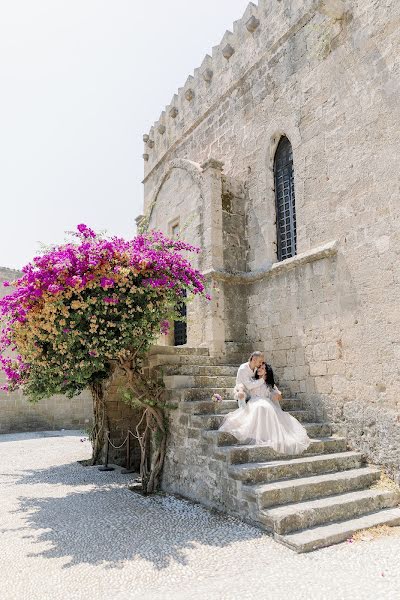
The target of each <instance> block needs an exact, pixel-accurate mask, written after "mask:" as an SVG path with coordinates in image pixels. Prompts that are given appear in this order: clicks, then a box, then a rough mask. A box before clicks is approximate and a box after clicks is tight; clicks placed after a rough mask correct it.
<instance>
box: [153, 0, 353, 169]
mask: <svg viewBox="0 0 400 600" xmlns="http://www.w3.org/2000/svg"><path fill="white" fill-rule="evenodd" d="M316 10H318V11H319V12H320V13H321V14H324V15H326V16H328V17H327V18H331V19H334V20H336V19H340V18H341V15H342V14H343V11H344V3H343V0H259V2H258V4H254V3H253V2H250V3H249V5H248V6H247V8H246V10H245V12H244V14H243V16H242V18H241V19H238V20H237V21H235V22H234V23H233V28H232V31H226V32H225V34H224V36H223V37H222V40H221V42H220V43H219V44H218V45H217V46H214V47H213V48H212V52H211V55H209V54H207V55H206V56H205V58H204V60H203V62H202V63H201V65H200V67H198V68H196V69H195V70H194V73H193V75H189V77H188V78H187V80H186V82H185V84H184V85H183V87H181V88H179V89H178V92H177V93H176V94H175V95H174V96H173V98H172V99H171V102H170V103H169V104H168V105H167V106H166V107H165V109H164V110H163V111H162V113H161V115H160V117H159V119H158V120H157V121H156V122H155V123H154V124H153V126H152V127H151V129H150V131H149V132H148V133H147V134H145V135H144V136H143V141H144V151H143V159H144V169H145V178H146V176H147V175H148V174H149V173H150V172H151V171H152V170H153V168H154V167H155V166H156V165H157V164H158V162H159V161H160V160H161V159H162V158H163V156H164V155H165V153H166V152H167V151H168V150H169V149H170V148H172V147H173V146H174V145H175V144H177V143H179V141H180V140H181V139H182V137H183V136H184V135H185V134H187V133H189V132H190V131H191V130H192V129H193V128H194V127H196V125H197V124H199V123H200V122H201V121H202V120H203V119H204V118H206V116H207V115H208V114H209V112H210V110H212V108H213V107H214V106H217V105H218V102H219V100H220V99H221V98H222V97H223V96H224V94H227V92H229V90H230V89H233V87H234V85H235V83H236V82H238V81H240V80H241V78H243V77H244V76H245V75H246V73H247V72H248V71H249V69H251V68H252V66H254V65H255V64H256V63H257V62H258V61H259V60H260V59H261V58H262V57H263V56H264V55H265V54H266V53H268V52H269V51H272V50H273V48H274V45H275V44H276V43H277V42H278V41H279V40H282V39H284V38H285V35H287V34H288V32H289V31H290V30H291V28H293V27H295V26H296V24H300V25H299V26H301V25H302V20H304V19H307V18H310V15H312V14H313V12H315V11H316Z"/></svg>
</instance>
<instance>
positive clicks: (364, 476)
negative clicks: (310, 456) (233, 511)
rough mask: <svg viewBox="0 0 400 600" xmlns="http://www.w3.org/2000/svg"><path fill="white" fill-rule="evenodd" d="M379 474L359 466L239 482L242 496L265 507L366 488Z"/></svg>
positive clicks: (377, 470)
mask: <svg viewBox="0 0 400 600" xmlns="http://www.w3.org/2000/svg"><path fill="white" fill-rule="evenodd" d="M380 475H381V473H380V470H379V469H377V468H376V467H362V468H361V469H351V470H350V471H339V472H338V473H327V474H325V475H313V476H311V477H302V478H300V479H288V480H286V481H276V482H274V483H264V484H257V485H249V486H247V485H243V486H242V493H243V495H244V497H245V498H248V499H250V500H255V502H256V503H257V505H258V506H259V508H269V507H271V506H276V505H282V504H290V503H293V502H303V501H304V500H310V499H312V498H316V497H317V496H318V497H323V496H331V495H333V494H340V493H343V492H350V491H354V490H359V489H362V488H366V487H369V486H370V485H372V484H373V483H374V482H375V481H377V480H378V479H379V478H380Z"/></svg>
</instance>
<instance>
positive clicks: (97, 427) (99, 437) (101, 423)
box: [90, 382, 108, 465]
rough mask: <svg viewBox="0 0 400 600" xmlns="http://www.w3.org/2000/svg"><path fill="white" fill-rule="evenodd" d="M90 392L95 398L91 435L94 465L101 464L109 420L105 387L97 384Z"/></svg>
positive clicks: (93, 385)
mask: <svg viewBox="0 0 400 600" xmlns="http://www.w3.org/2000/svg"><path fill="white" fill-rule="evenodd" d="M90 392H91V394H92V398H93V420H94V423H93V429H92V434H91V442H92V460H91V464H92V465H97V464H99V463H100V462H101V454H102V451H103V448H104V441H105V432H106V430H107V429H108V419H107V410H106V402H105V398H104V386H103V384H102V383H99V382H96V383H93V384H91V385H90Z"/></svg>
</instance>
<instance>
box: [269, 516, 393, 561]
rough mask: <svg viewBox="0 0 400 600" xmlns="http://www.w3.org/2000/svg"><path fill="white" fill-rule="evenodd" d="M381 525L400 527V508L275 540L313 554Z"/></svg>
mask: <svg viewBox="0 0 400 600" xmlns="http://www.w3.org/2000/svg"><path fill="white" fill-rule="evenodd" d="M381 525H387V526H390V527H394V526H398V525H400V508H397V507H396V508H386V509H383V510H380V511H378V512H372V513H370V514H367V515H362V516H357V517H355V518H353V519H348V520H346V521H341V522H339V523H329V524H327V525H322V526H319V527H313V528H311V529H305V530H303V531H298V532H296V533H289V534H286V535H279V534H275V535H274V538H275V539H276V541H277V542H280V543H281V544H284V545H285V546H287V547H288V548H291V549H292V550H295V551H296V552H299V553H301V552H311V551H312V550H317V549H318V548H324V547H325V546H331V545H333V544H338V543H340V542H344V541H345V540H347V539H349V538H351V536H352V535H354V533H356V532H357V531H361V530H363V529H368V528H370V527H377V526H381Z"/></svg>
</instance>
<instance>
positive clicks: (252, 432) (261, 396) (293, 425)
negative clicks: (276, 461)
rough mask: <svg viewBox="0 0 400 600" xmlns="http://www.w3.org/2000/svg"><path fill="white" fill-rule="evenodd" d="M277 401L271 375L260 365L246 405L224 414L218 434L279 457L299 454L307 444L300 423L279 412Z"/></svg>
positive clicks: (265, 367) (277, 394)
mask: <svg viewBox="0 0 400 600" xmlns="http://www.w3.org/2000/svg"><path fill="white" fill-rule="evenodd" d="M256 380H258V381H259V385H258V386H256ZM281 397H282V396H281V393H280V392H279V390H278V388H277V387H276V385H274V381H273V378H271V371H270V370H269V371H268V373H267V365H266V363H262V365H261V366H260V367H259V368H258V369H257V370H256V372H255V374H254V387H253V385H252V389H251V390H250V399H249V400H248V402H247V404H246V403H245V404H244V405H242V406H240V407H239V408H238V409H237V410H234V411H233V412H230V413H229V414H227V415H226V417H225V418H224V421H223V423H222V425H221V426H220V428H219V431H225V432H227V433H231V434H232V435H234V436H235V437H236V438H237V439H238V440H239V441H240V442H242V443H245V444H257V445H262V446H270V447H271V448H273V449H274V450H275V451H276V452H279V453H282V454H300V453H301V452H303V451H304V450H305V449H306V448H308V446H309V445H310V443H311V440H310V438H309V437H308V435H307V431H306V430H305V428H304V427H303V426H302V425H301V423H299V421H298V420H297V419H295V418H294V417H293V416H292V415H290V414H289V413H287V412H285V411H283V410H282V408H281V405H280V404H279V400H278V399H277V398H281Z"/></svg>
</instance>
